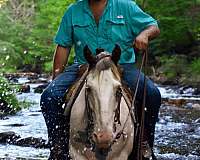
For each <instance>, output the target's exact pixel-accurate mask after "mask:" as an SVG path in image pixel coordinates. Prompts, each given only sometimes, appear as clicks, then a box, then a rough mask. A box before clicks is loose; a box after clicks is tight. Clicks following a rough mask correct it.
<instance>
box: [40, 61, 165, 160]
mask: <svg viewBox="0 0 200 160" xmlns="http://www.w3.org/2000/svg"><path fill="white" fill-rule="evenodd" d="M121 67H122V69H123V75H122V79H123V81H124V82H125V83H126V84H127V85H128V87H130V89H131V90H132V91H134V89H135V86H136V81H137V76H138V73H139V70H137V69H136V68H135V66H134V64H123V65H121ZM78 70H79V65H78V64H73V65H71V66H69V67H67V68H66V70H65V71H64V72H63V73H61V74H60V75H59V76H58V77H56V79H54V80H53V81H52V82H51V83H50V84H49V86H48V87H47V88H46V89H45V90H44V92H43V93H42V96H41V109H42V113H43V116H44V118H45V122H46V125H47V129H48V138H49V145H50V151H51V153H50V158H49V159H59V160H64V159H68V158H67V157H68V137H69V124H68V122H69V117H65V116H63V112H64V109H63V107H62V105H63V103H64V101H63V98H64V95H65V92H66V90H67V89H68V88H69V86H71V85H72V84H73V83H74V82H75V81H76V78H77V76H78V74H77V72H78ZM143 85H144V74H143V73H141V76H140V83H139V88H138V94H137V96H136V101H137V102H138V106H141V102H142V99H143ZM160 105H161V96H160V92H159V90H158V89H157V88H156V86H155V85H154V84H153V82H152V81H151V80H150V79H148V78H147V96H146V108H147V110H146V111H145V122H144V123H145V128H147V131H148V132H149V133H147V135H151V136H149V138H150V139H151V140H150V141H149V143H150V146H153V140H154V130H155V124H156V121H157V119H158V112H159V107H160ZM55 157H56V158H55Z"/></svg>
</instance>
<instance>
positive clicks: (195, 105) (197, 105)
mask: <svg viewBox="0 0 200 160" xmlns="http://www.w3.org/2000/svg"><path fill="white" fill-rule="evenodd" d="M192 108H193V109H196V110H200V104H197V103H196V104H193V105H192Z"/></svg>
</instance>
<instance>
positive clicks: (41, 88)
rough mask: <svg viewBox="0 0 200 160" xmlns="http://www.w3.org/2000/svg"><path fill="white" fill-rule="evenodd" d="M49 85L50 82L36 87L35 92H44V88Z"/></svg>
mask: <svg viewBox="0 0 200 160" xmlns="http://www.w3.org/2000/svg"><path fill="white" fill-rule="evenodd" d="M47 86H48V83H45V84H42V85H39V86H38V87H36V88H35V90H34V93H42V92H43V90H44V89H45V88H46V87H47Z"/></svg>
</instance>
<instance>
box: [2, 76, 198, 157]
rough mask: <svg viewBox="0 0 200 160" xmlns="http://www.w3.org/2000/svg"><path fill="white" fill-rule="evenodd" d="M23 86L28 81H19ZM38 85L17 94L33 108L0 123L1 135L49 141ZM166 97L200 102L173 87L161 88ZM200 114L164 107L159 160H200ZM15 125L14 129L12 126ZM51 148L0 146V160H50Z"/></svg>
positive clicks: (159, 127)
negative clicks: (3, 133)
mask: <svg viewBox="0 0 200 160" xmlns="http://www.w3.org/2000/svg"><path fill="white" fill-rule="evenodd" d="M19 82H20V83H24V82H28V81H27V79H20V80H19ZM38 85H39V84H30V86H31V92H30V93H22V94H19V95H17V97H18V99H19V100H21V101H23V100H26V101H29V102H32V105H31V106H30V107H29V108H27V109H23V110H21V111H20V112H18V113H17V114H16V115H14V116H8V117H7V119H4V120H0V132H6V131H14V132H15V133H16V134H18V135H20V136H21V137H22V138H26V137H35V138H40V137H41V138H43V139H45V140H47V130H46V126H45V122H44V119H43V116H42V113H41V111H40V106H39V100H40V94H37V93H34V88H35V87H37V86H38ZM159 90H160V91H161V94H162V97H163V98H171V99H192V100H195V101H196V102H197V103H199V102H200V95H197V96H192V95H191V92H190V91H189V90H192V89H191V88H190V89H188V91H185V92H184V93H182V94H181V95H180V94H178V93H177V91H176V89H173V88H171V87H159ZM198 118H200V111H199V110H193V109H177V108H176V107H172V106H168V105H162V107H161V111H160V115H159V122H158V123H157V125H156V139H155V149H154V150H155V153H156V155H157V157H158V158H159V159H160V160H200V120H198ZM13 126H15V127H13ZM48 155H49V150H48V149H37V148H32V147H20V146H15V145H8V144H0V159H6V160H7V159H8V160H12V159H13V160H14V159H25V160H26V159H30V160H40V159H41V160H42V159H47V157H48Z"/></svg>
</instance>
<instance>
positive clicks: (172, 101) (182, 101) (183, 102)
mask: <svg viewBox="0 0 200 160" xmlns="http://www.w3.org/2000/svg"><path fill="white" fill-rule="evenodd" d="M167 103H168V104H169V105H175V106H177V107H181V106H183V105H186V100H185V99H169V100H168V102H167Z"/></svg>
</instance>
